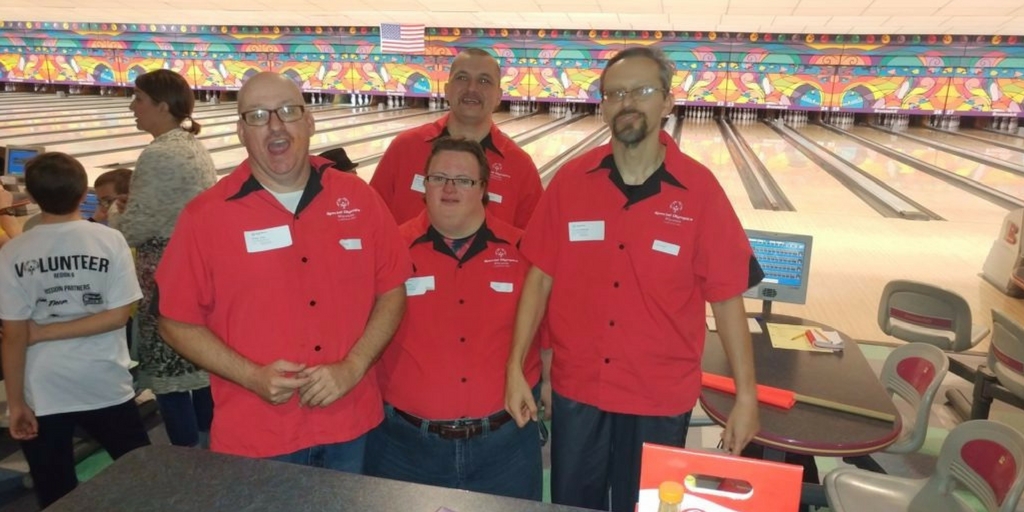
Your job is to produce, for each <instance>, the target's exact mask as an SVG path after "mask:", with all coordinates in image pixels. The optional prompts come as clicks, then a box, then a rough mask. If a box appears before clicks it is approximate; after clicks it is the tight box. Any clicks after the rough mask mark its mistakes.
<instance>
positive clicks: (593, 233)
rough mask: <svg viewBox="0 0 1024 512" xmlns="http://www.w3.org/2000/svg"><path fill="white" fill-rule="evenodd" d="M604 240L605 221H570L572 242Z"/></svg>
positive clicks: (570, 238) (570, 239)
mask: <svg viewBox="0 0 1024 512" xmlns="http://www.w3.org/2000/svg"><path fill="white" fill-rule="evenodd" d="M596 240H604V221H603V220H588V221H582V222H570V223H569V241H570V242H591V241H596Z"/></svg>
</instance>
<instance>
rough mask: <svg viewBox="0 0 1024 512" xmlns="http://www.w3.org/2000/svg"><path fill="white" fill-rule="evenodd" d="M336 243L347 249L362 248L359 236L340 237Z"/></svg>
mask: <svg viewBox="0 0 1024 512" xmlns="http://www.w3.org/2000/svg"><path fill="white" fill-rule="evenodd" d="M338 243H339V244H341V246H342V247H344V248H345V250H348V251H358V250H360V249H362V248H363V240H362V239H361V238H342V239H341V240H338Z"/></svg>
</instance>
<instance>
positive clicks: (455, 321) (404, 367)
mask: <svg viewBox="0 0 1024 512" xmlns="http://www.w3.org/2000/svg"><path fill="white" fill-rule="evenodd" d="M400 230H401V233H402V237H403V238H404V239H405V241H406V243H407V244H408V245H409V252H410V253H411V255H412V260H413V277H411V278H410V279H409V280H408V281H406V283H407V284H406V295H407V299H406V309H405V316H404V317H403V319H402V324H401V326H399V328H398V332H397V333H396V334H395V337H394V338H393V340H392V342H391V345H389V346H388V348H387V350H386V351H385V352H384V355H383V356H382V357H381V359H380V362H379V364H378V366H377V368H378V372H379V373H378V375H379V376H380V382H381V391H382V393H383V394H384V401H385V402H388V403H389V404H391V405H393V406H395V407H397V408H398V409H401V410H403V411H405V412H408V413H410V414H413V415H415V416H418V417H420V418H425V419H431V420H446V419H456V418H482V417H486V416H490V415H492V414H494V413H496V412H498V411H501V410H502V409H503V408H504V406H505V363H506V362H507V361H508V353H509V350H510V349H511V344H512V327H513V324H514V323H515V316H516V306H517V304H518V303H519V295H520V294H521V293H522V286H523V280H524V279H525V278H526V271H527V270H528V269H529V268H530V264H529V262H527V261H526V260H525V259H523V257H522V255H520V254H519V249H517V248H516V246H517V244H518V243H519V238H520V237H521V235H522V231H520V230H519V229H516V228H514V227H512V226H510V225H508V224H506V223H504V222H502V221H501V220H498V219H496V218H494V216H493V215H491V214H488V215H487V219H486V221H485V222H484V225H483V226H481V228H480V230H479V231H477V233H476V236H475V237H474V238H473V241H472V242H470V246H469V248H468V249H467V250H466V252H465V254H464V255H463V256H462V258H461V259H458V258H456V257H455V255H454V254H453V253H452V250H451V249H450V248H449V247H448V244H446V243H445V241H444V237H443V236H442V235H441V234H440V233H438V232H437V230H435V229H434V228H433V227H431V226H430V221H429V220H428V218H427V213H426V211H424V212H422V213H420V215H419V216H417V217H416V218H415V219H413V220H411V221H409V222H406V223H405V224H403V225H402V226H401V228H400ZM524 368H525V370H524V372H525V374H526V377H527V382H529V383H530V385H531V386H532V385H534V384H536V383H537V381H538V380H540V354H539V351H538V349H537V346H536V344H535V345H534V346H533V347H531V349H530V351H529V352H528V355H527V358H526V364H525V367H524Z"/></svg>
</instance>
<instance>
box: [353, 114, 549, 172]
mask: <svg viewBox="0 0 1024 512" xmlns="http://www.w3.org/2000/svg"><path fill="white" fill-rule="evenodd" d="M508 115H509V114H507V113H496V114H494V121H495V122H501V121H502V120H504V119H507V118H508ZM552 120H553V119H552V118H550V117H548V116H533V117H523V118H522V119H519V120H515V121H509V122H507V123H505V124H503V125H501V126H499V128H500V129H501V131H503V132H505V134H506V135H508V136H509V137H515V136H517V135H519V134H521V133H525V132H527V131H529V130H532V129H534V128H537V127H538V126H541V125H543V124H546V123H548V122H550V121H552ZM414 126H415V125H414ZM393 139H394V137H387V138H384V139H378V140H374V141H369V142H363V143H361V144H354V145H352V146H345V152H346V153H348V156H349V158H351V159H352V160H358V159H360V158H366V157H368V156H370V155H374V154H377V153H380V152H383V151H384V150H386V149H387V148H388V145H389V144H391V141H392V140H393ZM538 165H539V164H538ZM376 170H377V162H374V163H372V164H367V165H360V166H359V167H356V173H357V174H358V175H359V177H360V178H362V179H364V180H366V181H367V182H369V181H370V179H371V178H373V173H374V171H376Z"/></svg>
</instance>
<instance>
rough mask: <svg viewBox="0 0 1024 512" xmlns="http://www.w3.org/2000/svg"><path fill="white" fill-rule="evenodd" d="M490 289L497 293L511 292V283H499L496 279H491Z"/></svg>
mask: <svg viewBox="0 0 1024 512" xmlns="http://www.w3.org/2000/svg"><path fill="white" fill-rule="evenodd" d="M491 289H492V290H494V291H496V292H498V293H512V290H513V286H512V283H499V282H498V281H491Z"/></svg>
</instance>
